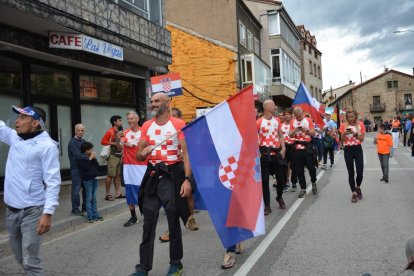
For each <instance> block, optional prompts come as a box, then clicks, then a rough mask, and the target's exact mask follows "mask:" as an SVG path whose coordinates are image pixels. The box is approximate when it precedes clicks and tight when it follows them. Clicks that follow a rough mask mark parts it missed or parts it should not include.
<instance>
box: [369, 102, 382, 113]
mask: <svg viewBox="0 0 414 276" xmlns="http://www.w3.org/2000/svg"><path fill="white" fill-rule="evenodd" d="M369 111H370V112H384V111H385V103H382V104H370V105H369Z"/></svg>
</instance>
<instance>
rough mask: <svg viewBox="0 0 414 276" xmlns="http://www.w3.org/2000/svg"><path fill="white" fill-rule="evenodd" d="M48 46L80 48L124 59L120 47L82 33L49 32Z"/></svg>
mask: <svg viewBox="0 0 414 276" xmlns="http://www.w3.org/2000/svg"><path fill="white" fill-rule="evenodd" d="M49 47H50V48H59V49H70V50H81V51H85V52H89V53H93V54H96V55H100V56H104V57H108V58H112V59H117V60H121V61H122V60H124V49H123V48H122V47H119V46H117V45H114V44H112V43H109V42H107V41H104V40H100V39H96V38H94V37H90V36H87V35H84V34H73V33H58V32H49Z"/></svg>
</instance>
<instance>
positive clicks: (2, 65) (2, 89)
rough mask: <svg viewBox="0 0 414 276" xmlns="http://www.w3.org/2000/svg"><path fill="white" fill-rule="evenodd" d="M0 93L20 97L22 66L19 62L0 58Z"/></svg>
mask: <svg viewBox="0 0 414 276" xmlns="http://www.w3.org/2000/svg"><path fill="white" fill-rule="evenodd" d="M0 93H1V94H8V95H16V96H17V95H21V93H22V65H21V63H20V62H19V61H17V60H14V59H10V58H6V57H3V56H0Z"/></svg>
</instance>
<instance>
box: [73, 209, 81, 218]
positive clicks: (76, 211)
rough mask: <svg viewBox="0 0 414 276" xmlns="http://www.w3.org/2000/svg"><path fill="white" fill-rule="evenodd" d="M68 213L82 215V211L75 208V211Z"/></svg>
mask: <svg viewBox="0 0 414 276" xmlns="http://www.w3.org/2000/svg"><path fill="white" fill-rule="evenodd" d="M70 213H71V215H73V216H81V217H83V213H82V212H81V211H79V210H75V211H72V212H70Z"/></svg>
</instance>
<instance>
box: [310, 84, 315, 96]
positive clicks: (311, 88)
mask: <svg viewBox="0 0 414 276" xmlns="http://www.w3.org/2000/svg"><path fill="white" fill-rule="evenodd" d="M310 90H311V95H312V97H315V94H314V93H313V86H312V85H311V87H310Z"/></svg>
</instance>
